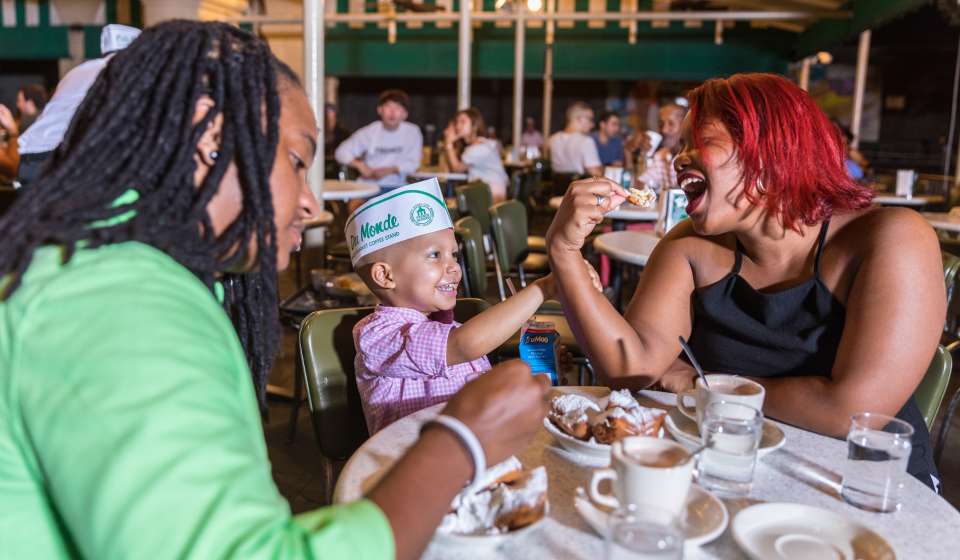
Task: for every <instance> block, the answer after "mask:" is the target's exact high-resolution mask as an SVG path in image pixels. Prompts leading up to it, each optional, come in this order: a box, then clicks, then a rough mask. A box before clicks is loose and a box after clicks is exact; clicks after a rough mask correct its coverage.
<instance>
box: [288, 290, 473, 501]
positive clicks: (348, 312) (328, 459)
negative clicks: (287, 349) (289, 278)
mask: <svg viewBox="0 0 960 560" xmlns="http://www.w3.org/2000/svg"><path fill="white" fill-rule="evenodd" d="M487 307H489V304H488V303H487V302H485V301H483V300H478V299H461V300H458V301H457V307H456V308H455V309H454V317H455V318H456V320H458V321H460V322H463V321H466V320H467V319H469V318H470V317H473V316H474V315H476V314H477V313H479V312H481V311H483V310H484V309H486V308H487ZM373 309H374V308H373V307H348V308H341V309H323V310H320V311H315V312H313V313H311V314H310V315H309V316H307V318H306V319H305V320H304V321H303V324H302V325H301V326H300V337H299V345H298V352H299V360H298V364H297V366H298V368H297V369H299V370H300V371H298V372H297V374H298V375H300V374H301V372H302V375H303V378H302V379H303V380H304V381H305V382H306V386H307V404H308V406H309V408H310V418H311V420H312V422H313V433H314V438H315V439H316V442H317V446H318V447H319V448H320V454H321V455H322V456H323V458H324V461H323V463H324V489H325V492H326V497H327V498H328V502H329V497H330V494H331V493H332V491H333V485H334V482H335V481H334V468H335V463H337V462H343V461H345V460H346V459H348V458H349V457H350V455H352V454H353V452H354V451H356V449H357V448H358V447H360V444H362V443H363V442H364V440H366V439H367V437H368V433H367V424H366V421H365V420H364V417H363V408H362V406H361V404H360V394H359V392H358V391H357V383H356V378H355V371H354V361H353V360H354V357H355V355H356V350H355V348H354V344H353V327H354V326H355V325H356V324H357V323H358V322H359V321H360V320H361V319H363V318H364V317H366V316H367V315H369V314H370V313H371V312H372V311H373Z"/></svg>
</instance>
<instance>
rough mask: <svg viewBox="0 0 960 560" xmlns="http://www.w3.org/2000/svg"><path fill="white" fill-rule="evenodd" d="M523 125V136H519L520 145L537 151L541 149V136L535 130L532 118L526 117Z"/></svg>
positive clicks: (535, 125) (535, 126)
mask: <svg viewBox="0 0 960 560" xmlns="http://www.w3.org/2000/svg"><path fill="white" fill-rule="evenodd" d="M524 123H525V126H524V129H523V134H521V135H520V145H521V146H523V147H528V146H529V147H531V148H536V149H538V150H540V149H542V148H543V134H540V131H539V130H537V121H535V120H533V117H527V118H526V120H525V121H524Z"/></svg>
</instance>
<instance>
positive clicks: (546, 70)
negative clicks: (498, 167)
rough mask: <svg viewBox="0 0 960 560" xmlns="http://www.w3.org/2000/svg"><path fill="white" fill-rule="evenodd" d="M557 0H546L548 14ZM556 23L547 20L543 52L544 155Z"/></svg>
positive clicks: (547, 131)
mask: <svg viewBox="0 0 960 560" xmlns="http://www.w3.org/2000/svg"><path fill="white" fill-rule="evenodd" d="M556 1H557V0H546V5H545V6H544V8H545V9H546V11H547V13H548V14H552V13H554V12H555V11H556ZM555 25H556V23H555V22H554V21H553V20H550V21H548V22H547V31H546V51H545V52H544V53H543V120H542V121H541V125H543V138H544V145H543V149H542V152H543V154H544V155H546V147H547V142H546V139H547V138H549V137H550V116H551V115H552V114H553V31H554V26H555Z"/></svg>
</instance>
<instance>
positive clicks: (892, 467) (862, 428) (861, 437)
mask: <svg viewBox="0 0 960 560" xmlns="http://www.w3.org/2000/svg"><path fill="white" fill-rule="evenodd" d="M912 437H913V427H912V426H911V425H910V424H908V423H906V422H904V421H903V420H899V419H897V418H894V417H892V416H887V415H886V414H877V413H874V412H861V413H860V414H855V415H853V416H852V417H851V418H850V432H849V433H847V460H846V461H844V463H843V485H842V486H841V489H840V495H841V496H843V499H844V500H846V501H847V502H849V503H851V504H853V505H855V506H857V507H858V508H860V509H864V510H867V511H875V512H890V511H896V510H898V509H900V504H901V502H900V500H901V497H902V492H903V482H904V478H905V477H906V476H907V460H909V459H910V450H911V449H912V448H913V445H912V444H911V442H910V438H912Z"/></svg>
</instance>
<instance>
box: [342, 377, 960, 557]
mask: <svg viewBox="0 0 960 560" xmlns="http://www.w3.org/2000/svg"><path fill="white" fill-rule="evenodd" d="M577 390H582V391H584V392H597V391H601V392H602V391H606V389H604V388H601V387H584V388H578V389H577ZM640 399H641V403H643V404H644V405H646V406H660V407H663V408H667V407H670V406H673V405H674V404H675V396H674V395H673V394H670V393H660V392H655V391H642V392H641V393H640ZM442 406H443V405H436V406H434V407H431V408H428V409H425V410H421V411H420V412H417V413H415V414H412V415H410V416H407V417H406V418H403V419H401V420H399V421H397V422H395V423H393V424H392V425H390V426H388V427H387V428H385V429H384V430H382V431H380V432H379V433H377V434H376V435H374V436H373V437H372V438H370V439H369V440H367V442H366V443H364V444H363V446H361V447H360V449H358V450H357V452H356V453H354V454H353V456H352V457H351V458H350V460H349V462H347V464H346V466H345V467H344V469H343V472H342V474H341V475H340V480H339V482H338V483H337V487H336V490H335V492H334V501H335V502H337V503H342V502H347V501H351V500H355V499H357V498H360V497H361V496H362V495H363V494H364V493H365V492H367V491H368V490H369V489H370V488H372V486H373V485H374V484H375V483H376V482H377V480H379V479H380V477H381V476H383V474H384V473H385V472H386V471H387V469H388V468H389V467H390V466H391V465H392V464H393V462H394V461H395V460H396V459H397V458H398V457H399V456H400V455H401V454H402V453H403V452H404V451H405V450H406V449H407V448H408V447H409V446H411V445H412V444H413V443H414V442H415V441H416V438H417V434H418V433H419V427H420V425H421V424H423V422H425V421H426V420H427V419H428V418H430V417H432V416H434V415H435V414H437V413H438V412H439V410H440V408H441V407H442ZM777 425H778V426H779V427H780V428H781V429H782V430H783V431H784V433H785V434H786V444H785V445H784V446H783V447H781V448H780V449H778V450H776V451H773V452H772V453H770V454H768V455H766V456H764V457H763V458H761V459H760V460H759V463H758V465H757V470H756V473H755V475H754V485H753V490H752V491H751V493H750V495H749V497H747V498H743V499H739V500H724V503H725V505H726V507H727V510H728V511H729V514H730V520H731V522H732V520H733V518H734V517H735V516H736V514H737V513H738V512H739V511H740V510H741V509H743V508H744V507H747V506H749V505H752V504H755V503H759V502H795V503H801V504H807V505H811V506H816V507H820V508H823V509H827V510H830V511H833V512H836V513H838V514H840V515H842V516H844V517H846V518H848V519H850V520H852V521H856V522H859V523H861V524H863V525H864V526H866V527H868V528H869V529H871V530H873V531H875V532H876V533H877V534H879V535H880V536H882V537H883V538H885V539H886V540H887V541H888V542H889V543H890V544H891V545H892V547H893V548H894V550H895V552H896V554H897V557H898V558H900V559H901V560H912V559H915V558H917V559H919V558H922V559H924V560H939V559H948V558H949V559H952V558H956V557H957V551H958V550H960V513H958V512H957V510H956V509H954V508H953V507H952V506H951V505H950V504H949V503H948V502H947V501H946V500H944V499H943V498H941V497H940V496H937V495H936V494H934V493H933V491H931V490H930V489H928V488H927V487H926V486H924V485H923V484H921V483H920V481H918V480H916V479H914V478H913V477H909V476H908V477H906V482H905V484H906V487H905V495H906V496H907V499H906V500H905V504H904V506H903V508H902V509H901V510H900V511H898V512H896V513H870V512H866V511H861V510H859V509H857V508H855V507H853V506H851V505H849V504H847V503H846V502H844V501H843V500H842V499H841V498H840V496H839V481H840V475H839V474H838V473H839V472H840V467H841V465H842V463H843V460H844V458H845V456H846V443H845V442H844V441H842V440H837V439H832V438H828V437H825V436H821V435H818V434H814V433H812V432H808V431H806V430H801V429H799V428H794V427H792V426H788V425H785V424H781V423H779V422H778V423H777ZM567 457H569V455H567V453H566V452H565V451H563V450H562V449H561V448H560V447H559V446H558V445H557V444H556V443H555V442H554V441H553V439H552V437H551V436H550V434H549V433H548V432H547V431H546V429H541V430H540V432H539V433H538V434H537V436H536V437H535V438H534V440H533V442H532V443H531V444H530V445H529V446H528V447H527V449H526V450H524V451H523V452H522V453H520V454H519V455H518V458H519V459H520V461H521V462H522V463H523V465H524V466H525V467H528V468H529V467H535V466H538V465H544V466H545V467H546V468H547V473H548V477H549V490H548V498H549V501H550V513H549V515H548V518H547V519H546V520H544V522H543V523H542V524H541V525H540V526H539V527H537V528H536V530H533V531H530V532H529V533H527V534H525V535H522V536H519V537H518V538H517V539H516V540H513V541H510V542H507V543H505V544H504V545H503V546H501V547H500V548H498V549H496V550H495V551H485V552H483V553H482V554H481V553H479V551H477V550H472V549H469V548H468V549H462V548H456V547H450V546H444V545H441V544H439V543H436V542H435V543H433V544H431V545H430V547H429V548H428V549H427V550H426V552H425V553H424V555H423V558H425V559H430V560H432V559H440V558H443V559H452V560H457V559H460V558H463V559H467V558H469V559H474V558H491V559H507V558H518V559H519V558H522V559H528V558H563V559H569V560H578V559H582V560H601V559H602V558H603V557H604V550H603V539H601V538H600V537H599V536H598V535H597V534H596V533H595V532H594V531H593V530H592V529H591V528H590V527H589V526H588V525H587V523H586V522H585V521H584V520H583V519H582V518H581V517H580V515H579V514H578V513H577V512H576V510H575V509H574V507H573V497H574V495H575V493H576V488H577V487H584V488H586V487H588V486H589V482H590V476H591V474H592V472H593V468H592V467H589V466H585V465H582V464H578V463H575V462H571V461H570V460H568V458H567ZM685 558H687V560H700V559H718V558H719V559H740V558H746V556H745V555H744V553H743V552H742V551H741V550H740V548H739V547H738V546H737V545H736V543H735V542H734V540H733V537H732V536H731V532H730V529H729V525H728V528H727V529H726V530H725V531H724V532H723V534H722V535H720V537H718V538H717V539H716V540H715V541H713V542H711V543H708V544H705V545H703V546H701V547H697V548H693V549H687V550H686V552H685Z"/></svg>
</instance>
